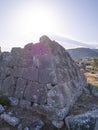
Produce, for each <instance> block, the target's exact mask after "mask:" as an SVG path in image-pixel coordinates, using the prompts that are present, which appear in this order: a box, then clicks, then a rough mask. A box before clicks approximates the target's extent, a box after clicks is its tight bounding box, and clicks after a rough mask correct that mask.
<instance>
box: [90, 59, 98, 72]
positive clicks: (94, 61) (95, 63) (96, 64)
mask: <svg viewBox="0 0 98 130" xmlns="http://www.w3.org/2000/svg"><path fill="white" fill-rule="evenodd" d="M91 64H92V66H93V68H94V70H97V68H98V57H93V58H92V62H91Z"/></svg>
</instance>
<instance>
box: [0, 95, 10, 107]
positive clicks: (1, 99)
mask: <svg viewBox="0 0 98 130" xmlns="http://www.w3.org/2000/svg"><path fill="white" fill-rule="evenodd" d="M0 104H1V105H3V106H10V100H9V99H8V97H7V96H0Z"/></svg>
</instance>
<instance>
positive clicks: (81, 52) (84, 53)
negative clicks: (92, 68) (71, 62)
mask: <svg viewBox="0 0 98 130" xmlns="http://www.w3.org/2000/svg"><path fill="white" fill-rule="evenodd" d="M67 51H68V52H69V54H70V55H71V57H72V58H81V57H94V56H98V49H90V48H75V49H68V50H67Z"/></svg>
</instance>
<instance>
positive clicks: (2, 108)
mask: <svg viewBox="0 0 98 130" xmlns="http://www.w3.org/2000/svg"><path fill="white" fill-rule="evenodd" d="M4 111H5V109H4V107H3V106H2V105H1V104H0V114H1V113H2V112H4Z"/></svg>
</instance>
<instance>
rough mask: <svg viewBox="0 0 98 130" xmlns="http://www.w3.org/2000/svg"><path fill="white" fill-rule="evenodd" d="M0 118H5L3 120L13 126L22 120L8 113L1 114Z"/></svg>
mask: <svg viewBox="0 0 98 130" xmlns="http://www.w3.org/2000/svg"><path fill="white" fill-rule="evenodd" d="M0 118H1V119H3V120H5V121H6V122H7V123H8V124H10V125H12V126H16V125H18V124H19V122H20V121H19V119H18V118H16V117H11V116H10V115H8V114H1V116H0Z"/></svg>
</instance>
